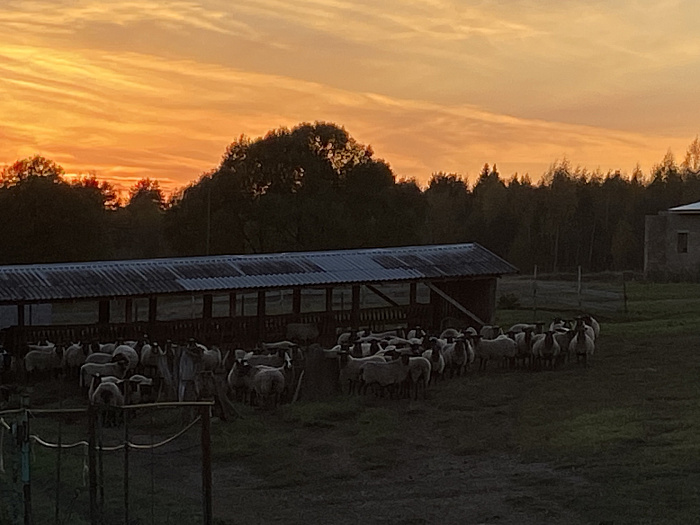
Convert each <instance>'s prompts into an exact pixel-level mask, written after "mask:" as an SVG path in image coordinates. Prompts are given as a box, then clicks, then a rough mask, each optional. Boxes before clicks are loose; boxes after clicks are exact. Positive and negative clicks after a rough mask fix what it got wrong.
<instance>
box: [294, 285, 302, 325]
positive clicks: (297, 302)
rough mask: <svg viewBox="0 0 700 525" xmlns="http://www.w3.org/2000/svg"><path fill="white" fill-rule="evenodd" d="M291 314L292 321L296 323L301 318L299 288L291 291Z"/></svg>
mask: <svg viewBox="0 0 700 525" xmlns="http://www.w3.org/2000/svg"><path fill="white" fill-rule="evenodd" d="M292 313H293V314H294V320H295V321H297V322H298V321H299V319H300V317H301V288H299V287H296V288H293V289H292Z"/></svg>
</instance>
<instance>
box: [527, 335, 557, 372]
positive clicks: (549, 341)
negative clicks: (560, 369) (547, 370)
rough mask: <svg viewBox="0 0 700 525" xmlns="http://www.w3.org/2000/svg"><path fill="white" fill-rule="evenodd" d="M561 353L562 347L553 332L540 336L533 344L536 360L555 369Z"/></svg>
mask: <svg viewBox="0 0 700 525" xmlns="http://www.w3.org/2000/svg"><path fill="white" fill-rule="evenodd" d="M560 351H561V347H560V346H559V343H558V342H557V340H556V338H555V337H554V331H553V330H547V331H546V332H545V333H544V334H540V335H538V336H537V337H536V338H535V341H534V342H533V344H532V354H533V355H534V356H535V358H536V359H538V360H539V362H540V364H541V363H542V362H543V361H544V362H545V363H548V364H549V366H550V367H553V365H554V361H555V359H556V357H557V356H558V355H559V352H560Z"/></svg>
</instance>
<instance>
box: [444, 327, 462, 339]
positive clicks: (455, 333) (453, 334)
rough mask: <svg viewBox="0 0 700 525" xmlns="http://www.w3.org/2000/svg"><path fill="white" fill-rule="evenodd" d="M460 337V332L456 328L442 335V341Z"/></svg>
mask: <svg viewBox="0 0 700 525" xmlns="http://www.w3.org/2000/svg"><path fill="white" fill-rule="evenodd" d="M458 336H459V330H456V329H455V328H446V329H445V330H443V331H442V333H441V334H440V339H447V338H448V337H451V338H452V339H455V338H457V337H458Z"/></svg>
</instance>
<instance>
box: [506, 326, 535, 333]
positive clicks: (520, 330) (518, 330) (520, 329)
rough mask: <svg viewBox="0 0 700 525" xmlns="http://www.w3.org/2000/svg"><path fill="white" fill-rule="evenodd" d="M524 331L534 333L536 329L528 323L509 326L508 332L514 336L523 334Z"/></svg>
mask: <svg viewBox="0 0 700 525" xmlns="http://www.w3.org/2000/svg"><path fill="white" fill-rule="evenodd" d="M526 330H531V331H533V332H534V331H535V330H537V327H536V326H535V325H534V324H529V323H516V324H514V325H513V326H511V327H510V329H509V330H508V331H509V332H513V333H514V334H520V333H523V332H525V331H526Z"/></svg>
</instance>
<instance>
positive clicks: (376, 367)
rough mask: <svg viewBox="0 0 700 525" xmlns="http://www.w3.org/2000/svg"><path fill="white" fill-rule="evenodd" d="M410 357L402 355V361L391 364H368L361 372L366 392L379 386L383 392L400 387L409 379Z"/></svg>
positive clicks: (397, 360)
mask: <svg viewBox="0 0 700 525" xmlns="http://www.w3.org/2000/svg"><path fill="white" fill-rule="evenodd" d="M409 359H410V358H409V355H408V354H401V358H400V359H395V360H393V361H391V362H389V363H380V362H368V363H365V364H364V366H363V367H362V369H361V370H360V382H361V383H362V389H363V391H364V392H366V391H367V388H368V387H370V386H375V385H376V386H378V387H379V388H380V389H381V391H384V390H385V389H386V388H389V387H398V386H400V385H401V384H402V383H403V382H404V381H406V378H407V377H408V373H409V363H410V360H409Z"/></svg>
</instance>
